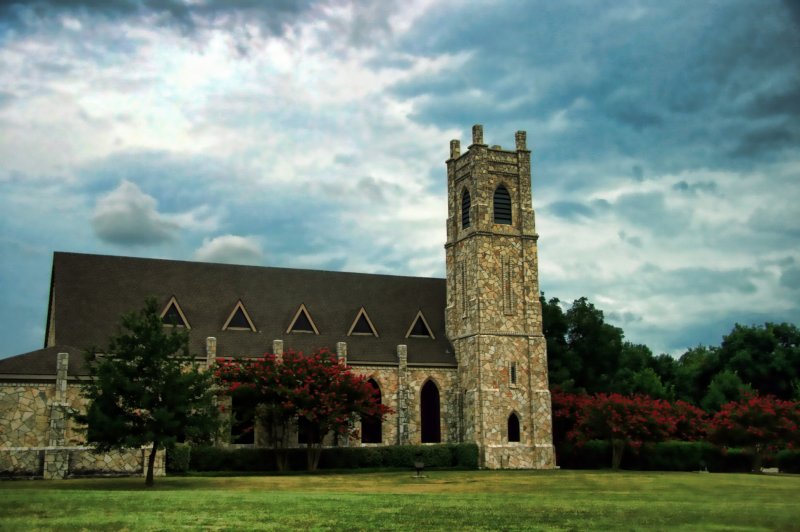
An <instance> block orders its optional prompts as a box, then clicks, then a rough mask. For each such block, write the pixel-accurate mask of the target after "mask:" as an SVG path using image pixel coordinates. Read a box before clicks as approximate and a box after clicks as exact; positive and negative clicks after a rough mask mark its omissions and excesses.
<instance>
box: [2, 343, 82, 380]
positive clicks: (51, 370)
mask: <svg viewBox="0 0 800 532" xmlns="http://www.w3.org/2000/svg"><path fill="white" fill-rule="evenodd" d="M58 353H69V365H68V366H67V374H68V375H70V376H73V377H75V376H83V375H88V374H89V369H88V368H87V366H86V358H85V354H84V351H83V350H81V349H77V348H75V347H70V346H66V345H56V346H53V347H45V348H44V349H39V350H36V351H31V352H30V353H24V354H22V355H17V356H14V357H9V358H4V359H2V360H0V376H5V375H19V376H22V375H31V376H32V375H42V376H45V375H47V376H51V377H53V378H55V377H56V359H57V358H58Z"/></svg>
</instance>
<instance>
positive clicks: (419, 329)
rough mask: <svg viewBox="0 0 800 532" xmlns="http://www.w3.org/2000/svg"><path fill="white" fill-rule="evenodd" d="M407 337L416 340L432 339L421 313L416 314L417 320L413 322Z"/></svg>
mask: <svg viewBox="0 0 800 532" xmlns="http://www.w3.org/2000/svg"><path fill="white" fill-rule="evenodd" d="M409 336H410V337H416V338H433V334H432V333H431V330H430V329H429V328H428V324H427V323H425V318H423V317H422V313H419V314H417V318H416V320H414V324H413V325H412V326H411V330H409V331H408V334H407V335H406V337H409Z"/></svg>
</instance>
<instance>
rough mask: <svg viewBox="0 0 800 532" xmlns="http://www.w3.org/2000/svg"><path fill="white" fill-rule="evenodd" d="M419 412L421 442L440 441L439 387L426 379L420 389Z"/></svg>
mask: <svg viewBox="0 0 800 532" xmlns="http://www.w3.org/2000/svg"><path fill="white" fill-rule="evenodd" d="M419 410H420V412H419V414H420V416H419V417H420V430H421V436H422V443H439V442H441V441H442V430H441V413H440V409H439V387H438V386H436V383H435V382H433V381H432V380H428V381H427V382H426V383H425V384H424V385H423V386H422V390H420V394H419Z"/></svg>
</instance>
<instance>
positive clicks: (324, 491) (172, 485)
mask: <svg viewBox="0 0 800 532" xmlns="http://www.w3.org/2000/svg"><path fill="white" fill-rule="evenodd" d="M175 528H184V529H196V528H210V529H215V530H241V529H276V530H286V529H320V530H327V529H347V530H368V529H371V530H428V529H442V530H464V529H473V530H474V529H478V530H481V529H483V530H511V529H548V530H552V529H556V530H558V529H561V530H586V529H592V530H597V529H615V530H620V529H622V530H642V529H656V530H658V529H661V530H663V529H670V530H675V529H678V530H681V529H682V530H792V529H794V530H800V476H797V475H740V474H703V473H651V472H619V473H614V472H610V471H599V472H598V471H591V472H584V471H430V472H428V473H427V478H423V479H416V478H414V476H413V473H410V472H389V473H350V474H318V475H292V476H265V477H256V476H248V477H169V478H162V479H156V486H155V488H152V489H149V490H148V489H146V488H145V487H144V481H143V480H142V479H140V478H136V479H84V480H64V481H4V482H0V530H30V529H87V530H101V529H109V530H111V529H113V530H120V529H123V530H124V529H128V530H143V529H151V530H152V529H175Z"/></svg>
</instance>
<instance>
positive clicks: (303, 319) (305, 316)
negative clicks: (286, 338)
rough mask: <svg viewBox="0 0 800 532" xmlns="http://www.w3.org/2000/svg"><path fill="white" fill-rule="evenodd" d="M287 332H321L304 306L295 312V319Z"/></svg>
mask: <svg viewBox="0 0 800 532" xmlns="http://www.w3.org/2000/svg"><path fill="white" fill-rule="evenodd" d="M286 332H287V333H311V334H319V330H318V329H317V326H316V325H315V324H314V320H313V319H312V318H311V314H309V313H308V309H306V306H305V305H304V304H301V305H300V307H299V308H298V309H297V312H295V315H294V319H292V322H291V323H290V324H289V328H288V329H286Z"/></svg>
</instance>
